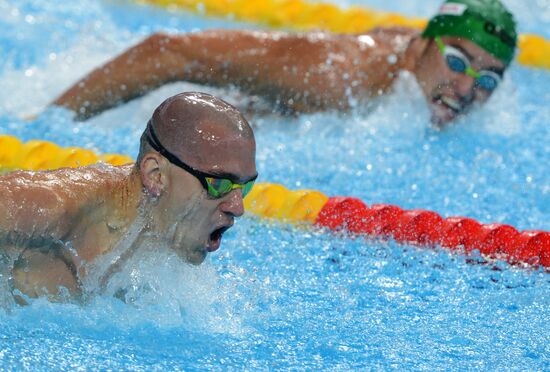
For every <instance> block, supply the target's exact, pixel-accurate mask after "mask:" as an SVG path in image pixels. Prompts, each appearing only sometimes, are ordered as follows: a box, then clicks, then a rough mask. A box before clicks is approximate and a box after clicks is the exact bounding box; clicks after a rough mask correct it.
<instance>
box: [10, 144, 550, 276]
mask: <svg viewBox="0 0 550 372" xmlns="http://www.w3.org/2000/svg"><path fill="white" fill-rule="evenodd" d="M97 161H104V162H107V163H110V164H113V165H122V164H126V163H131V162H133V160H132V159H131V158H130V157H128V156H125V155H117V154H104V155H96V154H95V153H94V152H93V151H90V150H86V149H81V148H78V147H67V148H62V147H59V146H57V145H56V144H54V143H52V142H48V141H36V140H33V141H29V142H26V143H22V142H21V141H19V140H18V139H17V138H16V137H13V136H6V135H0V173H1V172H2V169H4V171H7V170H15V169H30V170H45V169H55V168H60V167H77V166H84V165H89V164H93V163H95V162H97ZM244 205H245V208H246V210H247V212H249V213H252V214H255V215H258V216H260V217H262V218H269V219H274V220H277V221H281V222H284V223H290V224H297V225H304V226H306V227H314V226H316V227H319V228H323V229H328V230H332V231H339V232H346V233H349V234H352V235H358V236H365V237H367V238H382V239H394V240H395V241H397V242H399V243H405V244H411V245H416V246H420V247H433V246H441V247H443V248H446V249H449V250H451V251H454V252H464V253H466V254H468V253H471V252H472V251H474V250H477V251H479V253H480V254H481V255H483V256H484V257H488V258H491V259H498V260H505V261H508V262H509V263H511V264H520V265H531V266H535V267H536V266H543V267H546V268H550V232H547V231H540V230H528V231H522V232H519V231H518V230H516V229H515V228H514V227H513V226H510V225H506V224H496V223H493V224H482V223H480V222H478V221H476V220H473V219H471V218H467V217H448V218H443V217H442V216H440V215H439V214H437V213H435V212H432V211H428V210H422V209H415V210H404V209H402V208H400V207H398V206H395V205H389V204H374V205H372V206H370V207H369V206H367V205H366V204H365V203H364V202H363V201H361V200H360V199H357V198H353V197H340V196H337V197H328V196H326V195H324V194H323V193H321V192H319V191H315V190H297V191H291V190H289V189H287V188H286V187H284V186H282V185H278V184H270V183H258V184H256V185H255V186H254V188H253V189H252V191H251V192H250V194H249V195H248V196H247V197H246V198H245V199H244Z"/></svg>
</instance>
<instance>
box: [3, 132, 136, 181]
mask: <svg viewBox="0 0 550 372" xmlns="http://www.w3.org/2000/svg"><path fill="white" fill-rule="evenodd" d="M98 161H103V162H105V163H109V164H112V165H122V164H126V163H131V162H133V160H132V158H130V157H128V156H125V155H118V154H103V155H96V154H95V153H94V152H93V151H91V150H86V149H82V148H78V147H60V146H58V145H56V144H54V143H52V142H48V141H37V140H32V141H28V142H26V143H22V142H21V141H20V140H19V139H17V138H16V137H13V136H6V135H0V173H3V172H6V171H9V170H15V169H25V170H46V169H56V168H64V167H72V168H74V167H79V166H84V165H90V164H93V163H97V162H98Z"/></svg>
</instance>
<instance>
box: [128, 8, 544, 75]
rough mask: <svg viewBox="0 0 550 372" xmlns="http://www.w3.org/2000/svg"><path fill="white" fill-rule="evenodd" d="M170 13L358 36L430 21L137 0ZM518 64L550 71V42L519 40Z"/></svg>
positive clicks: (362, 12)
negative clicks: (188, 12)
mask: <svg viewBox="0 0 550 372" xmlns="http://www.w3.org/2000/svg"><path fill="white" fill-rule="evenodd" d="M138 1H139V2H140V3H145V4H152V5H156V6H159V7H163V8H167V9H169V10H186V11H191V12H195V13H197V14H201V15H205V16H211V17H225V18H230V19H235V20H238V21H245V22H251V23H257V24H261V25H265V26H269V27H275V28H287V29H293V30H298V31H306V30H312V29H322V30H328V31H332V32H337V33H359V32H365V31H368V30H370V29H372V28H374V27H380V26H407V27H413V28H418V29H422V28H424V27H425V26H426V23H427V20H425V19H422V18H412V17H404V16H402V15H400V14H397V13H391V12H381V11H375V10H371V9H366V8H360V7H349V8H346V9H341V8H339V7H338V6H336V5H334V4H327V3H311V2H307V1H303V0H261V1H249V0H138ZM517 60H518V61H519V62H520V63H521V64H523V65H526V66H530V67H539V68H546V69H550V41H548V40H545V39H544V38H543V37H541V36H538V35H533V34H522V35H520V36H519V53H518V56H517Z"/></svg>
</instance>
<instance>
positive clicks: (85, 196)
mask: <svg viewBox="0 0 550 372" xmlns="http://www.w3.org/2000/svg"><path fill="white" fill-rule="evenodd" d="M115 174H116V173H115ZM109 181H114V180H113V171H112V170H107V169H103V168H101V167H83V168H77V169H70V168H66V169H59V170H54V171H45V172H28V171H15V172H11V173H8V174H5V175H3V176H1V177H0V189H2V190H3V192H2V193H1V194H0V231H2V233H3V234H6V233H10V232H16V233H21V234H24V235H28V236H47V237H51V238H53V239H63V238H64V237H66V236H67V235H68V234H69V233H70V231H71V229H72V228H73V226H74V224H75V223H77V222H78V220H79V217H80V215H81V214H82V212H83V211H85V210H90V209H93V208H94V206H96V207H97V206H99V205H100V204H101V203H102V200H104V195H103V191H105V190H107V189H108V187H109Z"/></svg>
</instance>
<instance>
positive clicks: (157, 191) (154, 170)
mask: <svg viewBox="0 0 550 372" xmlns="http://www.w3.org/2000/svg"><path fill="white" fill-rule="evenodd" d="M163 160H164V159H163V158H162V156H161V155H160V154H158V153H156V152H149V153H147V154H145V155H144V156H143V158H142V159H141V162H140V163H139V170H140V176H141V183H142V184H143V186H144V187H145V189H146V190H147V192H148V193H149V194H150V195H152V196H155V197H159V196H160V195H161V194H162V192H163V190H164V189H165V188H166V182H167V178H166V175H165V174H164V171H163V167H162V164H163Z"/></svg>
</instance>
